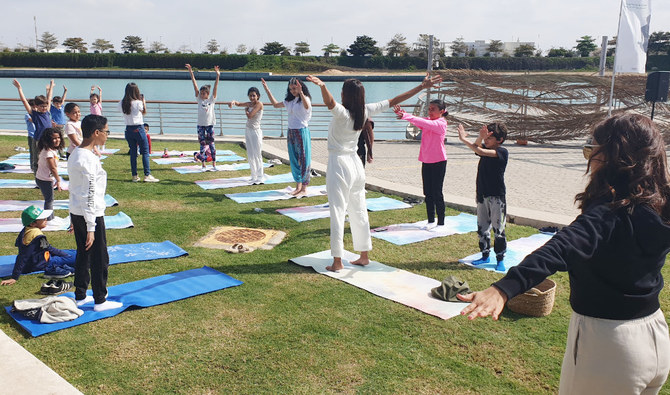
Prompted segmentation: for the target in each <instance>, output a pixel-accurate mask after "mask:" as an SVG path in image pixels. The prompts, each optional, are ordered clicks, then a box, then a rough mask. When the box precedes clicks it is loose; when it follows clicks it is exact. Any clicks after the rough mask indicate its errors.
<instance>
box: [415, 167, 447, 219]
mask: <svg viewBox="0 0 670 395" xmlns="http://www.w3.org/2000/svg"><path fill="white" fill-rule="evenodd" d="M446 172H447V161H446V160H443V161H442V162H436V163H422V164H421V178H422V179H423V195H424V196H425V199H426V213H427V214H428V223H433V222H435V214H436V213H437V224H438V225H444V196H443V195H442V186H443V185H444V175H445V174H446Z"/></svg>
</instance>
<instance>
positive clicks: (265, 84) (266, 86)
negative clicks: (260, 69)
mask: <svg viewBox="0 0 670 395" xmlns="http://www.w3.org/2000/svg"><path fill="white" fill-rule="evenodd" d="M261 84H263V88H265V89H268V83H267V82H265V80H264V79H263V78H261Z"/></svg>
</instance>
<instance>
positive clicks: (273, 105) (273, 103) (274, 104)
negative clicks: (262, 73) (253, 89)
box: [261, 78, 284, 108]
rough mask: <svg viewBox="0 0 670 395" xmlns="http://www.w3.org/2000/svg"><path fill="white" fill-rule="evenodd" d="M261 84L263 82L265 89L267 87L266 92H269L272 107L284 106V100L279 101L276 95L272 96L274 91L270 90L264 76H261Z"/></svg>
mask: <svg viewBox="0 0 670 395" xmlns="http://www.w3.org/2000/svg"><path fill="white" fill-rule="evenodd" d="M261 84H263V89H265V93H267V95H268V99H270V103H272V107H274V108H282V107H284V102H278V101H277V99H275V97H274V96H272V92H270V88H269V87H268V83H267V82H265V80H264V79H263V78H261Z"/></svg>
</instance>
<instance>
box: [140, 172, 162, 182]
mask: <svg viewBox="0 0 670 395" xmlns="http://www.w3.org/2000/svg"><path fill="white" fill-rule="evenodd" d="M158 181H160V180H159V179H158V178H156V177H154V176H152V175H151V174H149V175H148V176H144V182H158Z"/></svg>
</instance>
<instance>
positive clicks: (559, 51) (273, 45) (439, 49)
mask: <svg viewBox="0 0 670 395" xmlns="http://www.w3.org/2000/svg"><path fill="white" fill-rule="evenodd" d="M429 40H430V35H428V34H420V35H419V37H418V38H417V41H416V42H414V43H413V44H412V45H410V44H408V43H407V39H406V37H405V36H403V35H402V34H396V35H394V36H393V38H392V39H391V40H390V41H389V42H388V43H386V45H378V42H377V41H376V40H375V39H374V38H372V37H370V36H367V35H362V36H357V37H356V39H355V40H354V42H353V43H351V44H350V45H349V46H348V47H340V46H338V45H336V44H334V43H328V44H326V45H324V46H323V47H322V48H321V52H322V53H323V56H325V57H330V56H334V55H338V54H339V55H340V56H382V55H386V56H391V57H397V56H410V55H414V56H426V55H427V52H428V43H429ZM595 41H596V39H595V38H593V37H591V36H588V35H586V36H582V37H580V38H579V39H578V40H576V44H575V46H574V47H572V48H563V47H559V48H551V49H550V50H549V51H547V52H546V56H547V57H589V56H599V52H600V48H599V47H598V46H597V45H596V43H595ZM59 42H60V40H59V39H58V38H57V37H56V36H55V35H54V34H53V33H51V32H44V33H42V35H41V38H40V39H39V40H38V46H37V48H27V51H28V52H50V51H52V50H54V49H56V48H57V47H58V45H59ZM433 44H434V48H435V53H436V54H437V55H438V56H440V57H445V56H460V57H463V56H470V57H473V56H477V55H476V51H475V49H474V48H471V47H468V45H467V44H466V43H465V41H464V39H463V37H459V38H457V39H456V40H454V41H453V42H452V43H451V45H450V46H449V47H448V48H445V47H444V46H442V45H440V39H439V38H437V37H433ZM60 45H63V46H64V47H66V48H67V50H68V51H69V52H73V53H86V52H88V51H89V50H91V51H92V52H96V53H105V52H112V53H114V52H116V51H115V49H114V45H113V44H112V43H111V42H110V41H108V40H105V39H102V38H98V39H96V40H94V41H93V42H92V43H91V44H90V45H89V44H88V43H87V42H85V41H84V39H83V38H81V37H68V38H66V39H65V40H63V41H62V43H60ZM615 45H616V37H614V38H613V39H612V40H610V41H608V49H607V52H608V53H607V55H608V56H611V55H612V54H613V52H614V47H615ZM503 46H504V43H503V42H502V41H500V40H490V41H489V43H488V45H487V47H486V52H485V53H484V55H483V56H491V57H499V56H510V55H513V56H515V57H531V56H542V55H543V51H542V50H540V49H538V48H536V47H535V45H533V44H530V43H524V44H521V45H518V46H517V47H516V48H515V49H514V53H513V54H505V53H503ZM25 50H26V48H22V47H17V48H15V49H14V51H15V52H23V51H25ZM121 50H122V52H124V53H145V52H148V53H170V50H169V49H168V48H167V47H166V46H165V45H164V44H163V43H161V42H158V41H153V42H151V43H149V44H148V45H147V44H146V43H144V40H142V38H141V37H139V36H134V35H128V36H126V37H124V38H123V40H122V41H121ZM5 51H9V49H8V48H5ZM310 51H311V49H310V45H309V43H307V42H305V41H300V42H296V43H294V46H293V47H292V48H291V47H289V46H286V45H284V44H282V43H280V42H278V41H271V42H267V43H265V44H264V45H263V47H262V48H260V49H258V50H257V49H256V48H253V47H252V48H248V47H247V46H246V45H245V44H239V45H238V46H237V48H236V50H235V52H234V53H236V54H240V55H241V54H247V55H259V54H260V55H283V56H289V55H294V56H304V55H306V54H308V53H310ZM176 53H193V51H192V50H191V49H190V48H188V47H187V46H182V47H180V48H179V49H178V50H177V51H176ZM203 53H209V54H224V55H225V54H228V50H227V48H221V46H220V45H219V43H218V42H217V40H216V39H214V38H213V39H211V40H209V41H208V42H207V43H206V45H205V51H204V52H203ZM648 53H649V55H670V32H660V31H659V32H654V33H652V34H651V35H650V37H649V47H648Z"/></svg>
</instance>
